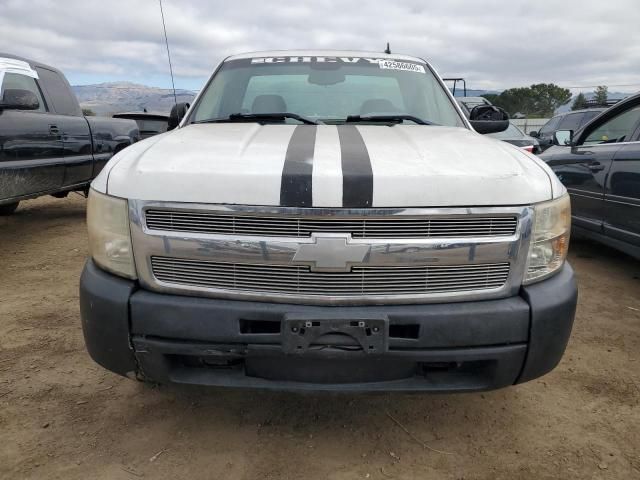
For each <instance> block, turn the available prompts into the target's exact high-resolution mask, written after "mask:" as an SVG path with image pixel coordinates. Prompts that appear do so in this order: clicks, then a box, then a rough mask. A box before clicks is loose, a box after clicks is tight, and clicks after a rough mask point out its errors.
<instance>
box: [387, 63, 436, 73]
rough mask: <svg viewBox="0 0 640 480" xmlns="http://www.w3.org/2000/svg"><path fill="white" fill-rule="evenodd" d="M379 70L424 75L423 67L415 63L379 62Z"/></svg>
mask: <svg viewBox="0 0 640 480" xmlns="http://www.w3.org/2000/svg"><path fill="white" fill-rule="evenodd" d="M379 63H380V68H385V69H387V70H404V71H407V72H418V73H425V71H424V67H423V66H422V65H418V64H417V63H409V62H396V61H395V60H380V62H379Z"/></svg>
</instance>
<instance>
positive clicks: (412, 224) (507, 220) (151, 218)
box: [145, 209, 518, 238]
mask: <svg viewBox="0 0 640 480" xmlns="http://www.w3.org/2000/svg"><path fill="white" fill-rule="evenodd" d="M145 219H146V225H147V228H149V229H150V230H161V231H173V232H185V233H186V232H193V233H206V234H222V235H234V234H235V235H249V236H251V235H255V236H278V237H279V236H283V237H294V238H295V237H309V236H311V234H312V233H350V234H351V235H352V236H353V237H354V238H431V237H457V238H464V237H467V238H468V237H484V236H509V235H513V234H515V232H516V227H517V223H518V219H517V217H515V216H513V215H504V216H495V215H493V216H482V215H461V216H460V218H456V217H453V216H434V217H412V216H386V217H375V216H372V217H370V218H353V217H339V216H327V217H322V218H309V217H296V216H282V217H277V216H267V215H265V216H262V215H244V214H242V215H240V214H226V213H217V212H193V211H188V210H165V209H148V210H146V211H145Z"/></svg>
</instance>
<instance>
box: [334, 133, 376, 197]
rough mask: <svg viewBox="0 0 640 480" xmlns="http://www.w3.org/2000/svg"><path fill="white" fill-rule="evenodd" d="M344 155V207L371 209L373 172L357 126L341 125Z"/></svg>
mask: <svg viewBox="0 0 640 480" xmlns="http://www.w3.org/2000/svg"><path fill="white" fill-rule="evenodd" d="M338 136H339V137H340V152H341V155H342V206H343V207H352V208H362V207H370V206H371V204H372V203H373V170H372V169H371V159H370V158H369V152H368V151H367V146H366V145H365V143H364V139H363V138H362V135H361V134H360V131H359V130H358V128H357V127H356V126H355V125H339V126H338Z"/></svg>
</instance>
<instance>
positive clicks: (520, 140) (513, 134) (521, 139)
mask: <svg viewBox="0 0 640 480" xmlns="http://www.w3.org/2000/svg"><path fill="white" fill-rule="evenodd" d="M488 136H489V137H493V138H495V139H497V140H502V141H503V142H507V143H510V144H511V145H515V146H516V147H520V148H522V149H523V150H526V151H527V152H530V153H536V154H537V153H540V144H539V143H538V140H537V139H535V138H533V137H530V136H529V135H527V134H525V133H524V132H523V131H522V130H520V129H519V128H518V127H516V126H515V125H514V124H513V123H510V124H509V128H507V129H506V130H505V131H504V132H498V133H490V134H489V135H488Z"/></svg>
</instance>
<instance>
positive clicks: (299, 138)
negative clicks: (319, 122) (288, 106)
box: [280, 125, 317, 207]
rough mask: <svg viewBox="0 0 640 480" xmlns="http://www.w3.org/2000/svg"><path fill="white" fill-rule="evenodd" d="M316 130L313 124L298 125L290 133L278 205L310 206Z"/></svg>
mask: <svg viewBox="0 0 640 480" xmlns="http://www.w3.org/2000/svg"><path fill="white" fill-rule="evenodd" d="M316 132H317V127H316V126H315V125H298V126H297V127H296V128H295V130H294V131H293V135H291V140H289V146H288V147H287V154H286V156H285V160H284V167H282V180H281V183H280V205H281V206H283V207H310V206H311V203H312V195H311V178H312V174H313V152H314V150H315V147H316Z"/></svg>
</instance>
